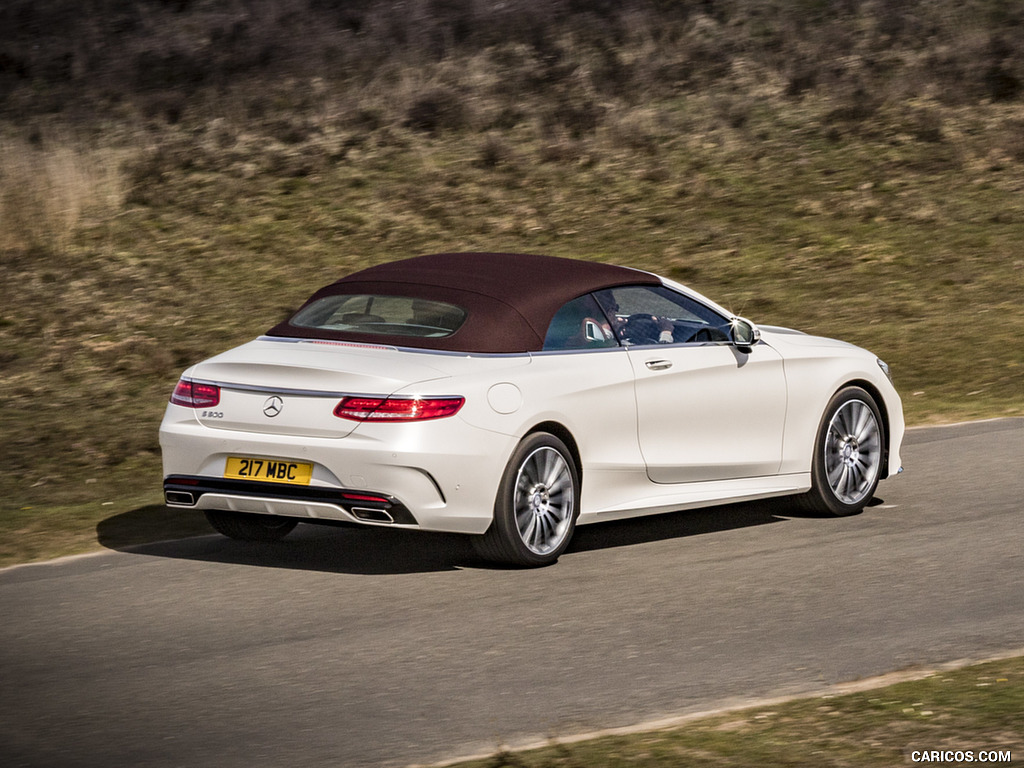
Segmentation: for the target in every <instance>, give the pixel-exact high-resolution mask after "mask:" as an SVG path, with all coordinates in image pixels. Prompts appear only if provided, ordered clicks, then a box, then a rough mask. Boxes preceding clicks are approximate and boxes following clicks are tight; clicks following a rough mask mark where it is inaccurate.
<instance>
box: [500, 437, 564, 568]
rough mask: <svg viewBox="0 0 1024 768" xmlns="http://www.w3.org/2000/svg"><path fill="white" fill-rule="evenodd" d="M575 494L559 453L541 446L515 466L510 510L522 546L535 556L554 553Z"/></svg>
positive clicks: (561, 537)
mask: <svg viewBox="0 0 1024 768" xmlns="http://www.w3.org/2000/svg"><path fill="white" fill-rule="evenodd" d="M575 496H576V493H575V488H574V487H573V477H572V472H571V471H570V469H569V464H568V463H567V462H566V460H565V458H564V457H563V456H562V454H561V453H559V452H558V451H556V450H555V449H554V448H551V447H548V446H543V447H541V448H538V449H537V450H535V451H533V453H531V454H529V455H528V456H527V457H526V458H525V459H524V460H523V463H522V464H520V465H519V472H518V474H517V475H516V485H515V498H514V500H513V509H514V510H515V516H516V528H517V529H518V531H519V538H521V539H522V541H523V544H525V545H526V548H527V549H529V550H530V551H531V552H533V553H534V554H536V555H545V554H547V553H549V552H552V551H554V550H555V549H557V548H558V547H559V545H561V543H562V542H563V541H564V540H565V537H566V535H567V534H568V532H569V531H570V529H571V525H570V523H571V522H572V517H573V511H574V510H573V503H574V499H575Z"/></svg>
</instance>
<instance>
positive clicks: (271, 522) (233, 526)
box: [206, 509, 297, 541]
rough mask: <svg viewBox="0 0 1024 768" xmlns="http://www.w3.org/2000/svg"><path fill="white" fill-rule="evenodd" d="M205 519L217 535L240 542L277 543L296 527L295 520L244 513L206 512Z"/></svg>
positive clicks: (216, 510)
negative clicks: (220, 534) (239, 540)
mask: <svg viewBox="0 0 1024 768" xmlns="http://www.w3.org/2000/svg"><path fill="white" fill-rule="evenodd" d="M206 519H207V520H208V521H209V523H210V525H212V526H213V529H214V530H215V531H217V533H222V534H224V535H225V536H228V537H230V538H232V539H241V540H242V541H277V540H279V539H283V538H284V537H285V536H287V535H288V534H289V533H291V532H292V529H293V528H294V527H295V526H296V525H297V522H296V521H295V520H291V519H289V518H287V517H275V516H273V515H250V514H247V513H245V512H227V511H224V510H219V509H208V510H206Z"/></svg>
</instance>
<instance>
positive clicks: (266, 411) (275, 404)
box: [263, 395, 284, 419]
mask: <svg viewBox="0 0 1024 768" xmlns="http://www.w3.org/2000/svg"><path fill="white" fill-rule="evenodd" d="M282 408H284V400H282V399H281V398H280V397H278V396H277V395H274V396H273V397H268V398H267V401H266V402H265V403H264V404H263V415H264V416H268V417H269V418H271V419H272V418H274V417H275V416H277V414H279V413H280V412H281V409H282Z"/></svg>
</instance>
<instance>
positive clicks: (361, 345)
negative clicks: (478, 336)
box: [256, 336, 531, 357]
mask: <svg viewBox="0 0 1024 768" xmlns="http://www.w3.org/2000/svg"><path fill="white" fill-rule="evenodd" d="M256 341H277V342H283V343H285V344H324V345H328V346H330V345H335V346H339V347H350V348H352V349H372V350H377V351H384V352H412V353H415V354H418V355H441V356H442V357H529V356H530V354H531V353H530V352H458V351H456V350H451V349H424V348H423V347H396V346H392V345H390V344H371V343H366V342H359V341H333V340H330V339H301V338H294V337H290V336H260V337H258V338H257V339H256Z"/></svg>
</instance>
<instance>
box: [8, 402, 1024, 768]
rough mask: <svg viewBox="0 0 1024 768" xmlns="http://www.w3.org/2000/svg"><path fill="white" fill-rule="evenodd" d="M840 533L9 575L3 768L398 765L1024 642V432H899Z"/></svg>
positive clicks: (745, 509)
mask: <svg viewBox="0 0 1024 768" xmlns="http://www.w3.org/2000/svg"><path fill="white" fill-rule="evenodd" d="M904 465H905V467H906V470H907V471H906V472H905V473H904V474H903V475H902V476H900V477H899V478H896V479H893V480H889V481H886V482H884V483H883V484H882V485H881V486H880V489H879V494H878V497H879V498H878V500H877V502H876V504H875V505H874V506H872V507H870V508H868V509H867V510H866V511H865V512H864V513H863V514H861V515H858V516H855V517H851V518H842V519H831V518H829V519H826V518H814V517H800V516H788V515H785V514H776V513H775V512H773V508H772V507H771V506H770V505H767V504H744V505H738V506H731V507H727V508H718V509H713V510H703V511H697V512H685V513H678V514H673V515H667V516H661V517H658V518H648V519H645V520H634V521H626V522H620V523H610V524H605V525H601V526H590V527H586V528H582V529H580V530H579V532H578V535H577V539H576V541H575V542H574V545H573V547H572V549H571V550H570V551H569V552H568V553H567V554H566V555H564V556H563V557H562V559H561V560H560V561H559V563H558V564H557V565H555V566H554V567H552V568H547V569H542V570H532V571H524V570H502V569H495V568H490V567H487V566H486V565H484V564H482V563H480V562H478V561H476V560H475V559H474V557H473V555H472V553H471V550H470V548H469V547H468V546H467V545H466V543H465V542H464V541H462V540H461V539H458V538H455V537H446V536H435V535H423V534H410V533H402V532H396V531H384V532H375V531H363V530H349V529H332V528H318V527H314V526H299V529H297V530H296V532H295V533H293V534H292V536H291V537H289V538H288V539H286V540H285V541H284V542H280V543H277V544H272V545H248V544H243V543H239V542H234V541H230V540H228V539H225V538H222V537H219V536H208V537H201V538H196V539H189V540H184V541H177V542H169V543H161V544H154V545H147V546H144V547H139V548H136V549H134V550H132V551H125V552H113V551H111V552H106V553H103V554H100V555H96V556H89V557H84V558H75V559H66V560H61V561H56V562H53V563H47V564H42V565H33V566H24V567H17V568H13V569H8V570H6V571H2V572H0V616H2V617H3V619H2V621H0V674H2V678H0V679H2V685H0V755H3V757H2V758H0V762H2V763H3V764H4V765H5V766H22V765H24V766H47V768H53V767H54V766H104V767H106V766H113V765H131V766H189V767H190V768H196V767H197V766H217V767H218V768H227V767H229V766H239V767H243V766H244V768H252V767H253V766H318V767H322V766H339V767H340V768H362V767H364V766H400V765H407V764H411V763H429V762H432V761H437V760H441V759H445V758H452V757H457V756H460V755H468V754H474V753H480V752H488V751H493V750H494V749H495V748H496V746H497V745H498V744H511V745H515V744H519V743H523V742H529V741H536V740H537V739H543V738H545V737H547V736H557V735H569V734H574V733H579V732H585V731H589V730H593V729H599V728H606V727H615V726H623V725H628V724H632V723H636V722H640V721H645V720H649V719H655V718H658V717H663V716H670V715H675V714H685V713H687V712H694V711H703V710H708V709H711V708H714V707H716V706H719V705H723V704H728V703H730V702H735V701H738V700H741V699H746V698H749V697H757V696H774V695H786V694H794V693H799V692H803V691H812V690H817V689H820V688H821V687H822V686H824V685H828V684H832V683H837V682H842V681H848V680H853V679H857V678H861V677H866V676H872V675H878V674H882V673H886V672H890V671H894V670H898V669H903V668H907V667H910V666H913V665H918V664H925V665H927V664H933V663H940V662H944V661H948V660H952V659H957V658H961V657H966V656H969V657H983V656H986V655H988V654H991V653H998V652H1001V651H1004V650H1007V649H1011V648H1016V647H1019V646H1020V645H1021V639H1022V638H1024V590H1022V589H1021V588H1020V587H1021V577H1022V575H1024V547H1022V542H1024V510H1022V507H1024V504H1022V501H1021V500H1022V499H1024V472H1022V471H1021V468H1022V466H1024V420H1019V419H1015V420H1002V421H993V422H981V423H973V424H966V425H959V426H951V427H941V428H933V429H921V430H913V431H911V432H910V433H909V434H908V438H907V441H906V444H905V449H904Z"/></svg>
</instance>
